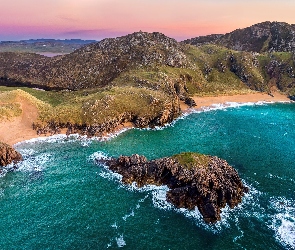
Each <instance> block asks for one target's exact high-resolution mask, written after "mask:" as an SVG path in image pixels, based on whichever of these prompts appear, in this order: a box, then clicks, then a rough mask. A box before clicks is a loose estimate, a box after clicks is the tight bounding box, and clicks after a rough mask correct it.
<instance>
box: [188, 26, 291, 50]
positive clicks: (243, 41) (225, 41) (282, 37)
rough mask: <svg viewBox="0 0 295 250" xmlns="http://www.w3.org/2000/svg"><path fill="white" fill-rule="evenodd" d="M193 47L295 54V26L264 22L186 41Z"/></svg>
mask: <svg viewBox="0 0 295 250" xmlns="http://www.w3.org/2000/svg"><path fill="white" fill-rule="evenodd" d="M184 42H185V43H188V44H192V45H202V44H206V43H213V44H218V45H221V46H224V47H227V48H229V49H233V50H239V51H249V52H250V51H253V52H259V53H261V52H294V51H295V24H288V23H284V22H262V23H258V24H254V25H252V26H250V27H247V28H244V29H237V30H234V31H232V32H230V33H227V34H225V35H209V36H200V37H195V38H192V39H188V40H185V41H184Z"/></svg>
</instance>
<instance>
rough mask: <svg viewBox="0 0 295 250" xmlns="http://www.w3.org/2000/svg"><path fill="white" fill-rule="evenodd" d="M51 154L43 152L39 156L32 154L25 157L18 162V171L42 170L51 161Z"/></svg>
mask: <svg viewBox="0 0 295 250" xmlns="http://www.w3.org/2000/svg"><path fill="white" fill-rule="evenodd" d="M51 156H52V155H51V154H47V153H42V154H38V155H37V156H32V155H30V156H28V157H24V160H23V161H22V162H20V163H18V165H17V170H16V171H24V172H31V171H38V172H39V171H42V170H43V169H45V168H46V163H47V162H49V161H50V159H51Z"/></svg>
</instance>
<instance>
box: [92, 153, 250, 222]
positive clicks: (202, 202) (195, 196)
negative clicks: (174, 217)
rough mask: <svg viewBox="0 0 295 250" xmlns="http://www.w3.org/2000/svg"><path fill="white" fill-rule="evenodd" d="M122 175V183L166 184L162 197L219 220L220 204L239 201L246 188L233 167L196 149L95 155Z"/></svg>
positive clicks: (213, 219)
mask: <svg viewBox="0 0 295 250" xmlns="http://www.w3.org/2000/svg"><path fill="white" fill-rule="evenodd" d="M97 162H98V163H100V164H101V163H102V164H106V165H107V166H109V169H110V170H112V171H114V172H116V173H119V174H121V175H122V176H123V178H122V181H123V183H126V184H131V183H132V182H136V183H137V185H138V186H139V187H141V186H143V185H147V184H155V185H167V186H168V187H169V191H168V192H167V194H166V199H167V201H168V202H171V203H172V204H174V205H175V206H176V207H178V208H187V209H194V208H195V207H198V209H199V211H200V213H201V214H202V215H203V218H204V220H205V221H206V222H210V223H215V222H216V221H218V220H220V213H221V208H223V207H225V206H226V204H228V205H229V206H230V207H231V208H233V207H235V206H236V205H238V204H239V203H240V202H241V201H242V196H243V195H244V193H245V192H247V188H246V187H245V186H244V185H243V183H242V181H241V179H240V177H239V175H238V173H237V171H236V170H235V169H233V168H232V167H231V166H229V165H228V163H227V162H226V161H225V160H222V159H219V158H217V157H213V156H207V155H200V154H197V153H182V154H179V155H175V156H172V157H166V158H161V159H157V160H151V161H148V160H147V159H146V158H145V157H144V156H139V155H132V156H131V157H128V156H121V157H119V158H118V159H115V158H112V159H103V160H102V159H97Z"/></svg>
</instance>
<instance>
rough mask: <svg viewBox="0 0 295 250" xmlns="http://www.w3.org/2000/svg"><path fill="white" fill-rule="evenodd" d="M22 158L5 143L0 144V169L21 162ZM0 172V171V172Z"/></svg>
mask: <svg viewBox="0 0 295 250" xmlns="http://www.w3.org/2000/svg"><path fill="white" fill-rule="evenodd" d="M22 159H23V158H22V156H21V154H20V153H19V152H17V151H16V150H15V149H13V148H12V147H11V146H9V145H8V144H6V143H3V142H0V167H4V166H7V165H9V164H11V163H13V162H14V163H16V162H18V161H21V160H22ZM0 171H1V170H0Z"/></svg>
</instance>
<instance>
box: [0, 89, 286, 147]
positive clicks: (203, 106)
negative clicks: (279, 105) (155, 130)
mask: <svg viewBox="0 0 295 250" xmlns="http://www.w3.org/2000/svg"><path fill="white" fill-rule="evenodd" d="M192 98H193V99H194V101H195V102H196V104H197V106H195V107H193V108H190V107H189V106H188V105H186V104H184V102H181V104H180V108H181V111H182V112H183V114H188V113H190V112H193V111H205V110H208V109H211V108H216V107H218V106H219V107H220V106H222V107H227V106H228V107H230V106H231V103H237V104H247V103H249V104H250V103H259V102H263V103H276V102H292V101H291V100H290V99H289V98H288V97H287V96H285V95H283V94H281V93H278V92H275V93H273V96H270V95H268V94H266V93H260V92H257V93H250V94H243V95H223V96H206V97H198V96H194V97H192ZM21 106H22V110H23V112H22V115H21V116H20V117H17V118H14V119H13V120H11V121H4V122H0V141H2V142H5V143H7V144H9V145H11V146H14V145H15V144H18V143H21V142H24V141H28V140H32V139H39V138H40V139H41V138H42V139H43V138H44V139H46V138H49V137H50V135H48V136H46V135H40V136H38V135H37V134H36V131H35V130H33V129H32V123H33V122H34V121H35V120H36V117H37V115H38V114H37V110H36V109H34V107H32V106H31V105H30V104H28V103H25V102H24V103H22V105H21ZM131 128H134V126H133V124H132V123H130V122H128V123H125V124H122V125H120V126H118V127H117V128H116V129H115V130H114V131H113V132H112V133H109V134H106V135H104V136H103V137H102V138H110V137H112V136H113V135H117V134H120V133H122V132H123V131H126V130H128V129H131ZM57 135H64V136H66V135H65V132H64V131H63V132H62V133H60V134H57ZM55 136H56V135H55Z"/></svg>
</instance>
